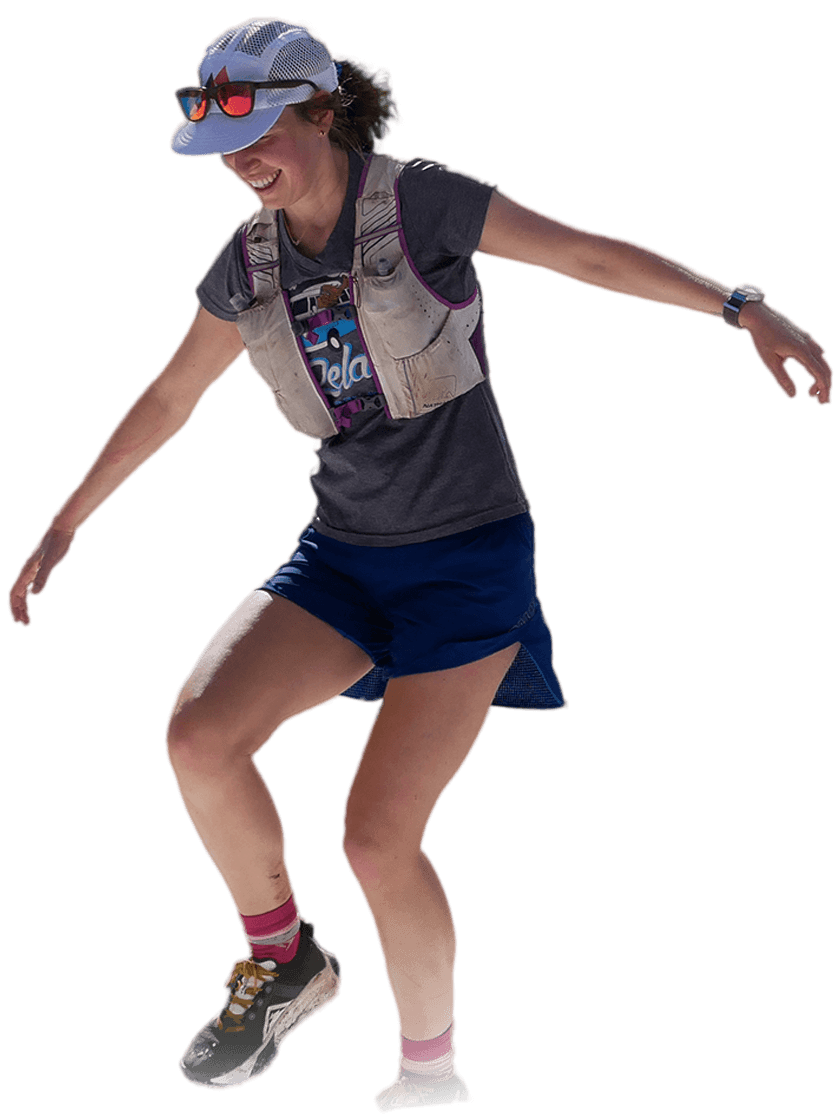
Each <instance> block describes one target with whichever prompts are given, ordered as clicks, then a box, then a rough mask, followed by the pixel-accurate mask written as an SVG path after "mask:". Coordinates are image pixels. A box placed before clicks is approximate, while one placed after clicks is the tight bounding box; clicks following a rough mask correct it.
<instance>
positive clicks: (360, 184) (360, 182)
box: [356, 155, 373, 198]
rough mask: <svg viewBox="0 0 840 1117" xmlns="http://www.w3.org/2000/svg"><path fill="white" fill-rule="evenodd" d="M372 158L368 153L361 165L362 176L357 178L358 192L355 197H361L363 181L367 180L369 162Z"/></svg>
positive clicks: (363, 189)
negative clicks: (363, 163)
mask: <svg viewBox="0 0 840 1117" xmlns="http://www.w3.org/2000/svg"><path fill="white" fill-rule="evenodd" d="M372 159H373V156H372V155H368V157H367V159H365V165H364V166H363V167H362V177H361V178H360V179H359V193H358V194H357V195H356V197H357V198H361V196H362V194H363V193H364V191H365V183H366V182H367V176H368V172H369V171H370V164H371V161H372Z"/></svg>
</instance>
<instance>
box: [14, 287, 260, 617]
mask: <svg viewBox="0 0 840 1117" xmlns="http://www.w3.org/2000/svg"><path fill="white" fill-rule="evenodd" d="M241 352H242V338H241V337H240V335H239V330H238V329H237V328H236V326H235V324H234V323H233V322H224V321H222V319H220V318H216V317H214V316H213V315H212V314H210V313H209V312H208V311H206V310H205V309H204V308H203V307H202V308H201V309H200V310H199V312H198V314H197V315H196V318H195V321H194V322H193V324H192V326H191V327H190V330H189V332H188V333H187V336H186V337H185V338H184V340H183V342H182V343H181V345H180V347H179V348H178V351H177V352H176V353H175V356H174V357H173V358H172V360H171V361H170V362H169V364H168V365H167V366H166V368H165V369H164V370H163V372H162V373H161V374H160V376H159V377H158V378H157V380H155V381H154V383H152V384H150V385H149V387H148V388H147V389H146V391H145V392H144V393H143V395H142V396H141V397H140V398H139V399H138V401H137V402H136V403H135V404H134V406H133V407H132V409H131V410H130V411H129V413H128V414H127V415H126V417H125V418H124V419H123V421H122V422H121V423H120V425H119V426H118V427H117V429H116V430H115V431H114V433H113V434H112V435H111V438H110V439H109V440H108V443H107V445H106V446H105V449H104V450H103V451H102V453H101V454H100V455H99V457H98V458H97V460H96V461H95V462H94V464H93V466H92V468H91V470H90V472H89V473H88V475H87V476H86V477H85V479H84V481H82V483H81V485H79V487H78V489H76V491H75V492H74V493H73V495H72V496H71V497H70V499H69V500H68V501H67V503H66V504H65V505H64V507H63V508H62V509H61V511H60V512H59V513H58V515H57V516H56V517H55V519H54V520H53V522H52V525H51V527H50V529H49V531H48V532H47V534H46V535H45V536H44V538H43V539H42V540H41V543H40V545H39V546H38V548H37V549H36V551H35V552H34V554H33V555H32V556H31V557H30V558H29V560H28V561H27V562H26V564H25V565H24V567H23V570H22V571H21V573H20V577H19V578H18V580H17V581H16V582H15V584H14V586H13V588H12V593H11V605H12V615H13V617H14V619H15V620H16V621H21V622H22V623H23V624H29V612H28V610H27V602H26V595H27V592H28V590H29V587H30V586H31V587H32V592H33V593H40V591H41V590H42V589H43V588H44V585H45V584H46V581H47V578H48V577H49V574H50V571H51V570H52V568H53V567H54V566H55V565H56V563H57V562H59V561H60V560H61V559H62V558H63V557H64V555H65V554H66V553H67V548H68V547H69V546H70V543H71V541H72V539H73V533H74V531H75V530H76V528H77V527H78V526H79V525H80V524H82V523H84V521H85V520H86V519H87V518H88V516H89V515H90V514H91V512H93V510H94V509H95V508H98V507H99V505H100V504H101V503H102V501H103V500H105V498H106V497H107V496H109V495H110V494H111V493H112V492H113V491H114V489H116V488H117V486H118V485H120V484H121V483H122V482H123V481H124V480H125V479H126V477H128V476H129V475H130V474H132V473H133V472H134V470H135V469H137V467H138V466H139V465H141V464H142V463H143V462H144V461H145V460H146V459H147V458H149V457H151V455H152V454H153V453H154V452H155V450H157V449H158V448H159V447H161V446H162V445H163V444H164V442H166V441H167V439H169V438H171V437H172V435H173V434H175V432H176V431H177V430H180V428H181V427H182V426H183V425H184V423H185V422H186V421H187V419H188V418H189V416H190V414H191V413H192V410H193V408H194V407H195V405H196V404H197V403H198V401H199V399H200V398H201V396H202V395H203V394H204V392H205V391H206V389H207V388H208V387H209V386H210V385H211V384H212V383H213V381H214V380H216V379H218V377H219V376H221V374H222V373H223V372H224V371H225V369H226V368H227V367H228V366H229V365H230V364H231V363H232V362H233V360H234V359H235V358H236V357H237V356H238V355H239V354H240V353H241Z"/></svg>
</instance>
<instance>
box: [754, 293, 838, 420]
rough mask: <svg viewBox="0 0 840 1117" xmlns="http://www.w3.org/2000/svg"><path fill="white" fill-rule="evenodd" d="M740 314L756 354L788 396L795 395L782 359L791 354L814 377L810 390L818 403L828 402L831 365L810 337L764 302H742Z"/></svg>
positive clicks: (793, 385)
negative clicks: (753, 343) (826, 361)
mask: <svg viewBox="0 0 840 1117" xmlns="http://www.w3.org/2000/svg"><path fill="white" fill-rule="evenodd" d="M739 318H740V321H741V325H742V326H743V327H744V328H745V329H747V330H749V331H750V333H751V334H752V339H753V341H754V342H755V347H756V349H757V350H758V355H759V357H761V359H762V361H764V363H765V364H766V365H767V367H768V368H769V369H770V371H771V372H772V373H773V375H774V376H775V377H776V379H777V380H778V382H779V383H780V384H781V386H782V387H783V388H784V390H785V391H786V392H787V394H788V395H789V396H795V395H796V386H795V384H794V383H793V381H792V380H791V378H790V377H789V376H788V374H787V372H785V366H784V362H785V361H786V360H787V358H788V357H793V358H794V360H797V361H799V363H800V364H801V365H803V366H804V367H805V368H806V369H807V370H808V372H810V374H811V375H812V376H813V378H814V383H813V384H812V385H811V389H810V394H811V395H812V396H816V397H817V399H818V400H819V401H820V403H828V399H829V393H830V391H831V369H830V368H829V367H828V365H827V364H826V363H825V361H824V360H823V351H822V349H820V347H819V345H817V343H816V342H815V341H814V339H813V338H812V337H810V336H809V335H808V334H806V333H805V332H804V331H803V330H800V329H799V328H798V327H797V326H794V324H793V322H789V321H788V320H787V318H783V317H782V316H781V314H777V313H776V311H775V310H771V309H770V307H769V306H766V305H765V304H764V303H744V305H743V307H742V308H741V311H740V313H739Z"/></svg>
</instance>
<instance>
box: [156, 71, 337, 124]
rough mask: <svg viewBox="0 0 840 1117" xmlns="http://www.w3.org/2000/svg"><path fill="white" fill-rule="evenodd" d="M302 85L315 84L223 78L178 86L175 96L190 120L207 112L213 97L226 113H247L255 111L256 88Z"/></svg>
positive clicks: (236, 114)
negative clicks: (205, 83) (202, 84)
mask: <svg viewBox="0 0 840 1117" xmlns="http://www.w3.org/2000/svg"><path fill="white" fill-rule="evenodd" d="M302 85H311V86H312V88H313V89H316V90H317V88H318V86H317V85H316V84H315V83H314V82H312V81H303V80H301V81H223V82H222V83H221V84H220V85H208V86H206V87H204V88H193V87H190V86H188V87H187V88H186V89H179V90H178V92H177V93H176V94H175V96H176V97H177V98H178V103H179V104H180V106H181V108H182V109H183V110H184V116H185V117H186V118H187V120H189V121H192V122H193V123H194V122H195V121H197V120H203V119H204V117H205V116H206V115H207V109H208V107H209V104H210V101H211V100H213V101H215V102H216V104H217V105H218V106H219V108H220V109H221V110H222V112H223V113H224V114H225V115H226V116H248V114H249V113H251V112H253V111H254V100H255V98H256V92H257V90H258V89H298V88H299V87H300V86H302Z"/></svg>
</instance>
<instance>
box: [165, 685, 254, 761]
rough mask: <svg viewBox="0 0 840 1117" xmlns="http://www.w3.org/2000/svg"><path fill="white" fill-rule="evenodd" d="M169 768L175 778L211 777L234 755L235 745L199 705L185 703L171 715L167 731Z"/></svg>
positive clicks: (235, 751)
mask: <svg viewBox="0 0 840 1117" xmlns="http://www.w3.org/2000/svg"><path fill="white" fill-rule="evenodd" d="M166 739H167V746H168V749H169V759H170V762H171V763H172V767H173V768H174V769H175V771H176V773H178V774H179V775H190V774H194V775H200V774H204V775H212V774H213V772H214V771H215V770H217V769H221V768H223V767H224V766H225V765H227V764H229V763H230V761H231V759H232V758H233V757H234V756H235V755H236V753H237V751H238V750H237V748H236V742H234V741H231V739H230V738H229V737H228V736H227V735H226V734H225V733H223V732H222V731H221V730H220V727H219V726H218V724H216V723H214V721H213V720H212V719H210V718H208V717H205V716H204V715H203V713H202V711H201V708H200V703H196V702H193V703H188V704H187V705H185V706H182V707H180V708H179V709H177V710H176V711H175V713H174V714H173V715H172V720H171V721H170V723H169V730H168V732H167V738H166Z"/></svg>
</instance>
